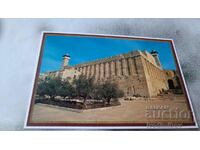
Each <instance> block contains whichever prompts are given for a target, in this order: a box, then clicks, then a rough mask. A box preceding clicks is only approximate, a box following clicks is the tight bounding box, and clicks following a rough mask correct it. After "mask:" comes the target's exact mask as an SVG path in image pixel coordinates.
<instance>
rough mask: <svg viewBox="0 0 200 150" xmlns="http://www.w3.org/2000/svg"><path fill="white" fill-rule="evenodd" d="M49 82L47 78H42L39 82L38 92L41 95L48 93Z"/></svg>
mask: <svg viewBox="0 0 200 150" xmlns="http://www.w3.org/2000/svg"><path fill="white" fill-rule="evenodd" d="M46 88H47V82H46V81H45V80H41V81H39V82H38V86H37V92H36V94H37V95H38V96H39V97H42V98H44V96H45V95H46V94H47V89H46Z"/></svg>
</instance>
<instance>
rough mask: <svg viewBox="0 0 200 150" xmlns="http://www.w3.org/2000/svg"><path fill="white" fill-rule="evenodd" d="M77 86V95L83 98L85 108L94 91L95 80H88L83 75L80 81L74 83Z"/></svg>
mask: <svg viewBox="0 0 200 150" xmlns="http://www.w3.org/2000/svg"><path fill="white" fill-rule="evenodd" d="M73 83H74V85H75V90H76V94H77V96H78V97H82V98H83V99H84V100H83V104H84V106H85V103H86V100H87V98H88V97H89V96H91V93H92V91H93V90H94V78H88V79H87V78H86V77H85V76H83V75H80V76H79V78H78V79H74V81H73Z"/></svg>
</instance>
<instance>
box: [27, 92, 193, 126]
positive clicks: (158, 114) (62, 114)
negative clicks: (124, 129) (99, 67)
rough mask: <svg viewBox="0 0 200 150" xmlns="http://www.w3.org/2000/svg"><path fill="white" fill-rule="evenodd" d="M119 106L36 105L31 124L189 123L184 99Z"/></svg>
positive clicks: (125, 102) (157, 99) (167, 97)
mask: <svg viewBox="0 0 200 150" xmlns="http://www.w3.org/2000/svg"><path fill="white" fill-rule="evenodd" d="M119 101H120V103H121V105H119V106H112V107H105V108H96V109H88V110H83V111H78V110H75V109H65V108H62V107H55V106H52V105H46V104H40V103H38V104H35V105H34V107H33V114H32V117H31V122H32V123H41V122H42V123H147V124H148V123H157V124H160V123H170V124H175V125H178V124H179V125H181V124H182V123H192V122H193V121H192V118H191V112H190V109H189V107H188V104H187V102H186V99H185V97H184V96H183V95H164V96H157V97H155V98H151V99H145V98H136V99H135V100H124V98H121V99H119Z"/></svg>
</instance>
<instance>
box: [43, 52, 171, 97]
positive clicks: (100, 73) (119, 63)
mask: <svg viewBox="0 0 200 150" xmlns="http://www.w3.org/2000/svg"><path fill="white" fill-rule="evenodd" d="M80 74H82V75H84V76H86V77H87V78H89V77H93V78H94V79H95V82H98V83H101V82H105V81H107V80H109V81H111V82H115V83H117V84H118V86H119V88H120V89H121V90H123V91H124V93H125V95H126V96H136V95H137V96H144V97H152V96H156V95H158V94H159V93H161V92H162V91H164V90H167V89H169V87H168V83H167V76H166V72H165V71H164V70H162V68H161V66H158V65H157V63H156V61H155V59H154V57H153V56H152V55H151V54H150V53H148V52H147V51H142V52H141V51H131V52H129V53H125V54H121V55H118V56H113V57H109V58H105V59H99V60H96V61H93V62H88V63H83V64H78V65H76V66H74V67H70V66H66V67H65V68H63V69H61V70H60V71H56V72H50V73H47V74H46V75H47V76H50V75H51V76H58V75H59V76H60V77H61V78H63V79H65V78H67V79H69V80H72V79H74V78H77V77H78V76H79V75H80Z"/></svg>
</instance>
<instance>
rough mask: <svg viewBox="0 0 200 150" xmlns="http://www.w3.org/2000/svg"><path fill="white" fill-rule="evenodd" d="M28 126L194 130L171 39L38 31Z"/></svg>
mask: <svg viewBox="0 0 200 150" xmlns="http://www.w3.org/2000/svg"><path fill="white" fill-rule="evenodd" d="M25 127H26V128H46V129H49V128H52V129H63V128H64V129H65V128H66V129H172V128H175V129H182V128H196V127H197V123H196V119H195V115H194V112H193V107H192V104H191V100H190V96H189V93H188V90H187V87H186V84H185V80H184V76H183V74H182V70H181V67H180V64H179V60H178V57H177V54H176V50H175V46H174V43H173V39H161V38H149V37H133V36H118V35H97V34H72V33H53V32H44V33H43V35H42V42H41V49H40V56H39V62H38V67H37V72H36V76H35V83H34V87H33V93H32V97H31V100H30V107H29V109H28V115H27V121H26V123H25Z"/></svg>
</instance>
